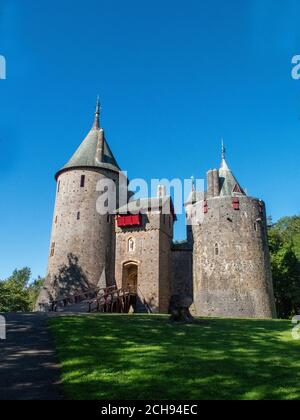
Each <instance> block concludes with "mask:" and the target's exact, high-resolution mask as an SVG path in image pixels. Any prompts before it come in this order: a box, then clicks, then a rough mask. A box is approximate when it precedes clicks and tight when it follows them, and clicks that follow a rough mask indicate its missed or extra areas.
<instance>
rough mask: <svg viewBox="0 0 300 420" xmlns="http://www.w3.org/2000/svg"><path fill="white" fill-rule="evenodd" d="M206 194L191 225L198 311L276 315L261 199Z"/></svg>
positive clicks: (247, 315) (258, 315)
mask: <svg viewBox="0 0 300 420" xmlns="http://www.w3.org/2000/svg"><path fill="white" fill-rule="evenodd" d="M232 202H233V198H232V197H223V198H220V197H215V198H210V199H208V213H207V214H205V215H204V220H203V223H202V224H201V225H197V226H194V227H193V236H194V267H193V271H194V303H195V308H196V312H197V314H198V315H200V316H219V317H242V318H247V317H249V318H272V317H275V316H276V312H275V305H274V294H273V285H272V276H271V269H270V260H269V249H268V242H267V221H266V214H265V206H264V203H262V202H260V201H259V200H257V199H253V198H250V197H246V196H240V197H239V206H240V207H239V210H234V209H233V204H232Z"/></svg>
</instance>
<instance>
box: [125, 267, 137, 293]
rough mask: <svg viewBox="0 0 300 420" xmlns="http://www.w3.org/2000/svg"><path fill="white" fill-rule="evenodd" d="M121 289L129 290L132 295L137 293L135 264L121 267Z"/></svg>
mask: <svg viewBox="0 0 300 420" xmlns="http://www.w3.org/2000/svg"><path fill="white" fill-rule="evenodd" d="M122 287H123V289H127V290H130V292H131V293H132V294H135V295H137V292H138V265H137V263H135V262H128V263H125V264H124V265H123V284H122Z"/></svg>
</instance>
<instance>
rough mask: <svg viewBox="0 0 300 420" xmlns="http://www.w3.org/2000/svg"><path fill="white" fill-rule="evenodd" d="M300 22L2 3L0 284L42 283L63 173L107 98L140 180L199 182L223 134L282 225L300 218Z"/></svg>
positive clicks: (244, 11) (233, 14)
mask: <svg viewBox="0 0 300 420" xmlns="http://www.w3.org/2000/svg"><path fill="white" fill-rule="evenodd" d="M299 15H300V3H299V1H298V0H286V1H285V2H282V0H243V1H241V0H227V1H226V2H224V0H187V1H185V2H183V1H178V0H152V1H151V2H150V1H145V0H144V1H141V0H127V1H124V0H110V1H102V0H85V1H84V2H81V1H76V2H74V1H71V0H60V1H58V0H51V1H50V0H43V1H42V2H37V1H36V0H1V4H0V55H4V56H5V58H6V61H7V80H5V81H3V80H0V148H1V149H0V173H1V177H0V188H1V202H0V232H1V241H0V278H5V277H6V276H8V275H9V274H10V273H11V272H12V270H13V269H15V268H21V267H23V266H29V267H31V268H32V271H33V276H37V275H44V274H45V271H46V263H47V255H48V247H49V236H50V227H51V219H52V212H53V205H54V194H55V182H54V173H55V172H56V171H57V170H58V169H60V168H61V166H62V165H63V164H64V163H65V162H66V161H67V160H68V158H69V157H70V156H71V154H72V153H73V152H74V150H75V149H76V148H77V146H78V145H79V143H80V142H81V140H82V139H83V138H84V136H85V135H86V134H87V132H88V130H89V129H90V126H91V124H92V119H93V112H94V105H95V98H96V95H97V93H99V94H100V95H101V101H102V108H103V111H102V125H103V126H104V128H105V130H106V135H107V139H108V141H109V143H110V145H111V148H112V149H113V151H114V154H115V155H116V157H117V160H118V162H119V164H120V165H121V167H122V168H123V169H124V170H127V171H128V173H129V176H130V178H135V177H142V178H145V179H147V180H150V179H151V178H170V179H172V178H175V177H176V178H177V177H179V178H189V177H190V176H191V175H194V176H195V177H198V178H202V177H203V176H204V174H205V172H206V171H207V170H208V169H209V168H211V167H216V166H218V165H219V162H220V138H221V137H224V139H225V143H226V147H227V152H228V153H227V157H228V162H229V164H230V166H231V167H232V169H233V171H234V173H235V175H236V176H237V178H238V179H239V181H240V183H241V184H242V185H243V186H244V187H246V188H247V189H248V192H249V194H251V195H254V196H257V197H259V198H264V199H265V201H266V204H267V208H268V213H269V214H270V215H272V216H273V219H274V220H276V219H278V218H280V217H282V216H285V215H293V214H298V213H299V210H300V203H299V184H300V179H299V178H300V176H299V140H300V119H299V117H300V80H299V81H295V80H293V79H292V78H291V67H292V66H291V59H292V57H293V56H294V55H296V54H300V28H299V24H298V21H297V19H298V17H299ZM184 234H185V232H184V224H183V220H182V218H180V220H179V223H178V226H177V227H176V238H177V239H181V238H183V237H184Z"/></svg>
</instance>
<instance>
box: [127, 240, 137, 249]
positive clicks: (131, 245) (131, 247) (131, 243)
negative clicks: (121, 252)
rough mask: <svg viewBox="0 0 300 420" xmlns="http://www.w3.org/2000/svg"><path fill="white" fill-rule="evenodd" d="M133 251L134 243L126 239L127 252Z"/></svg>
mask: <svg viewBox="0 0 300 420" xmlns="http://www.w3.org/2000/svg"><path fill="white" fill-rule="evenodd" d="M134 251H135V242H134V239H133V238H129V239H128V252H134Z"/></svg>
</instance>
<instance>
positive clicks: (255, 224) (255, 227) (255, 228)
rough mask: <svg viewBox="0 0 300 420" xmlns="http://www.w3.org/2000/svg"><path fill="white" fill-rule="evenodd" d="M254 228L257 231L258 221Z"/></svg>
mask: <svg viewBox="0 0 300 420" xmlns="http://www.w3.org/2000/svg"><path fill="white" fill-rule="evenodd" d="M254 230H256V231H257V223H256V222H255V223H254Z"/></svg>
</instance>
